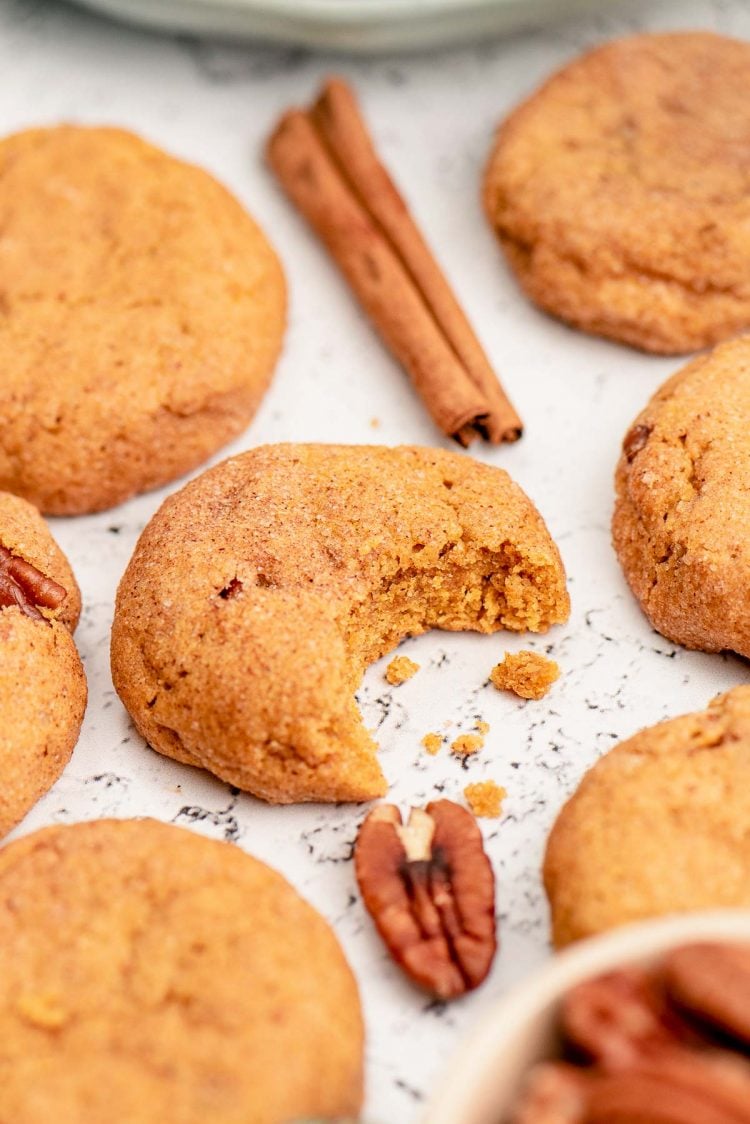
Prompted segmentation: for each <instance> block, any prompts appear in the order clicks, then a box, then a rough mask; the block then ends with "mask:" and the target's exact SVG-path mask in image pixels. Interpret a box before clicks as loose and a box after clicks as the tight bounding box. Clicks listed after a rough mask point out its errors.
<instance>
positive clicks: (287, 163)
mask: <svg viewBox="0 0 750 1124" xmlns="http://www.w3.org/2000/svg"><path fill="white" fill-rule="evenodd" d="M267 151H268V160H269V163H270V165H271V167H272V169H273V170H274V172H275V173H276V176H277V177H278V179H279V181H280V183H281V185H282V187H283V188H284V189H285V191H286V192H287V194H288V195H289V197H290V198H291V200H292V202H293V203H294V204H295V206H296V207H297V208H298V209H299V210H300V211H301V212H302V214H303V215H304V216H305V218H306V219H307V221H308V222H309V223H310V225H311V226H312V227H313V229H314V230H315V231H316V233H317V234H318V236H319V237H320V238H321V239H322V241H323V242H324V243H325V245H326V247H327V248H328V250H329V252H330V254H331V256H332V257H333V258H334V260H335V261H336V263H337V265H338V266H339V268H340V270H341V271H342V273H343V274H344V276H345V277H346V279H347V281H348V282H349V284H350V286H351V288H352V289H353V290H354V292H355V294H356V295H357V297H358V298H359V301H360V303H361V304H362V305H363V307H364V308H365V311H366V312H367V313H368V315H369V316H370V318H371V319H372V321H373V323H374V324H375V327H376V328H377V330H378V331H379V333H380V335H381V336H382V338H383V340H384V341H385V343H386V344H387V346H388V347H389V348H390V350H391V351H392V352H393V354H394V355H395V356H396V358H397V359H398V360H399V362H400V363H401V364H402V366H403V367H405V369H406V370H407V372H408V373H409V375H410V376H411V378H412V381H413V383H414V385H415V387H416V389H417V391H418V393H419V394H420V396H421V397H422V399H423V401H424V403H425V405H426V406H427V408H428V410H429V412H430V414H431V416H432V418H433V419H434V421H435V422H436V424H437V425H438V426H439V428H440V429H441V430H442V431H443V432H444V433H446V434H448V435H449V436H451V437H454V438H455V439H456V440H457V441H459V442H460V443H461V444H462V445H469V444H470V442H471V441H472V440H473V439H474V438H475V437H477V436H482V437H485V438H486V439H487V440H489V441H491V442H493V443H494V444H498V443H500V442H501V441H515V440H517V439H518V438H519V437H520V436H521V432H522V424H521V420H520V418H519V417H518V414H517V413H516V412H515V410H514V408H513V406H512V405H511V403H510V401H509V400H508V398H507V397H506V395H505V393H504V391H503V389H502V387H501V386H500V383H499V382H498V379H497V376H496V375H495V373H494V371H493V370H492V367H491V366H490V363H489V361H488V359H487V356H486V355H485V353H484V351H483V350H482V347H481V345H480V343H479V341H478V340H477V338H476V336H475V335H474V332H473V330H472V328H471V325H470V324H469V322H468V320H467V319H466V316H465V314H464V312H463V310H462V309H461V307H460V305H459V304H458V302H457V300H456V298H455V296H454V295H453V292H452V290H451V288H450V286H449V285H448V282H447V281H446V279H445V277H444V276H443V274H442V272H441V270H440V267H439V266H438V264H437V262H436V261H435V259H434V258H433V256H432V254H431V252H430V250H429V248H428V246H427V244H426V243H425V241H424V239H423V237H422V235H421V233H420V231H419V229H418V228H417V226H416V225H415V223H414V220H413V219H412V217H411V215H410V214H409V211H408V209H407V207H406V204H405V202H404V200H403V199H402V198H401V196H400V195H399V193H398V191H397V189H396V187H395V185H394V184H393V182H392V180H391V178H390V176H389V175H388V172H387V171H386V169H385V168H384V167H383V165H382V163H381V162H380V160H379V159H378V156H377V153H376V152H375V149H374V147H373V144H372V141H371V139H370V136H369V133H368V131H367V127H366V125H365V124H364V121H363V120H362V118H361V116H360V113H359V110H358V107H357V103H356V100H355V98H354V95H353V93H352V91H351V90H350V89H349V87H348V86H346V85H345V83H343V82H342V81H341V80H339V79H331V80H329V81H328V82H326V84H325V85H324V87H323V89H322V91H321V93H320V95H319V97H318V99H317V101H316V102H315V104H314V105H313V107H312V108H311V109H309V110H290V111H289V112H288V113H286V114H285V115H284V116H283V117H282V119H281V121H280V122H279V124H278V125H277V127H276V129H275V130H274V133H273V134H272V136H271V138H270V140H269V142H268V150H267Z"/></svg>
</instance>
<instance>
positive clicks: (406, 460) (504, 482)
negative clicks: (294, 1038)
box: [112, 445, 569, 803]
mask: <svg viewBox="0 0 750 1124" xmlns="http://www.w3.org/2000/svg"><path fill="white" fill-rule="evenodd" d="M568 610H569V602H568V595H567V592H566V589H565V574H564V571H563V567H562V563H561V561H560V555H559V553H558V551H557V547H556V546H555V544H554V543H553V542H552V539H551V538H550V535H549V532H548V531H547V528H546V527H545V525H544V523H543V521H542V518H541V516H540V515H539V513H538V512H537V511H536V509H535V508H534V506H533V505H532V504H531V502H530V501H529V500H528V499H527V497H526V496H525V495H524V493H523V492H522V491H521V490H520V488H518V487H517V485H515V484H514V483H513V481H512V480H511V479H510V478H509V476H508V475H507V474H506V473H505V472H503V471H502V470H501V469H498V468H490V467H488V466H486V465H482V464H478V463H476V462H475V461H472V460H469V459H467V458H466V457H464V456H461V455H459V454H456V453H448V452H442V451H439V450H437V449H421V448H413V447H408V446H406V447H402V448H395V449H390V448H385V447H383V446H376V447H366V446H331V445H272V446H266V447H263V448H258V449H253V450H251V451H250V452H248V453H244V454H243V455H241V456H237V457H233V458H231V459H230V460H227V461H225V462H224V463H223V464H221V465H219V466H217V467H216V468H214V469H211V470H210V471H209V472H206V473H204V474H203V475H202V476H200V477H199V478H198V479H197V480H195V481H193V482H192V483H190V484H188V485H187V487H185V488H184V489H183V490H182V491H181V492H178V493H177V494H176V495H174V496H171V497H170V498H169V499H168V500H167V501H166V502H165V503H164V504H163V506H162V508H161V510H160V511H159V512H158V513H157V514H156V515H155V516H154V518H153V519H152V520H151V522H150V524H149V525H148V527H147V528H146V530H145V531H144V533H143V535H142V537H141V539H140V542H139V543H138V546H137V548H136V551H135V554H134V556H133V558H132V560H131V562H130V565H129V566H128V569H127V571H126V573H125V575H124V577H123V579H122V582H121V584H120V589H119V591H118V595H117V605H116V610H115V619H114V626H113V631H112V673H113V676H114V682H115V686H116V688H117V690H118V692H119V694H120V697H121V698H122V700H123V702H124V703H125V705H126V707H127V708H128V710H129V711H130V713H131V715H132V716H133V719H134V721H135V723H136V725H137V727H138V729H139V730H140V732H141V734H142V735H143V736H144V738H146V740H147V741H148V742H149V743H150V745H151V746H153V747H154V749H157V750H159V752H161V753H165V754H167V755H168V756H170V757H175V758H176V759H177V760H178V761H184V762H187V763H189V764H191V765H202V766H203V767H204V768H207V769H210V770H211V772H213V773H215V774H216V775H217V776H220V777H222V778H223V779H224V780H227V781H229V782H230V783H232V784H235V785H237V786H238V787H240V788H243V789H245V790H247V791H249V792H253V793H255V794H256V795H258V796H261V797H263V798H264V799H266V800H272V801H276V802H279V803H290V802H293V801H301V800H370V799H372V798H374V797H376V796H380V795H382V794H383V792H384V790H385V787H386V785H385V779H384V777H383V774H382V772H381V769H380V766H379V764H378V762H377V758H376V756H375V752H374V751H375V748H376V746H375V743H374V741H373V739H372V738H371V737H370V735H369V734H368V732H367V730H366V729H365V727H364V725H363V723H362V719H361V717H360V714H359V711H358V709H357V706H356V703H355V699H354V692H355V691H356V689H357V687H358V685H359V683H360V681H361V678H362V674H363V671H364V669H365V667H366V666H367V665H368V664H370V663H372V662H373V661H374V660H376V659H377V658H378V657H379V656H382V655H383V654H384V653H385V652H387V651H388V650H389V649H392V648H393V647H395V645H396V644H397V643H398V642H399V641H400V640H402V639H403V638H404V637H405V636H409V635H415V634H417V633H421V632H424V631H425V630H426V629H428V628H444V629H452V630H460V629H472V630H475V631H477V632H484V633H489V632H495V631H496V630H498V629H502V628H508V629H513V630H515V631H525V630H527V629H528V630H531V631H534V632H540V631H544V630H546V629H547V628H548V627H549V626H550V625H552V624H554V623H556V622H558V621H562V620H565V618H566V617H567V615H568Z"/></svg>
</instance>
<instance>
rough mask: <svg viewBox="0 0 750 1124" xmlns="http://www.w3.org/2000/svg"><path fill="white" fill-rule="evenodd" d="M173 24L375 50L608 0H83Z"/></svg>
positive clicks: (468, 34)
mask: <svg viewBox="0 0 750 1124" xmlns="http://www.w3.org/2000/svg"><path fill="white" fill-rule="evenodd" d="M77 2H78V3H81V4H84V5H86V7H89V8H95V9H96V10H98V11H101V12H105V13H106V14H107V15H111V16H115V17H116V18H117V19H121V20H126V21H127V22H128V23H140V24H144V25H146V26H148V27H155V28H161V29H163V30H169V31H187V32H192V33H194V34H195V33H198V34H202V35H218V36H228V37H231V38H236V37H238V36H239V37H242V38H244V39H250V40H255V41H256V42H271V43H293V44H298V45H303V46H306V47H317V48H324V49H326V50H333V51H345V52H349V53H352V54H370V53H373V52H378V51H406V50H408V51H411V50H415V49H419V50H424V49H428V48H431V47H438V46H444V45H449V46H455V45H456V44H458V43H466V42H469V41H471V40H481V39H484V38H485V37H486V36H487V35H499V34H502V33H504V32H508V31H514V30H516V29H517V28H521V27H528V26H529V25H533V24H538V23H540V22H542V21H548V20H552V19H556V18H559V17H560V16H561V15H568V14H569V13H573V12H579V11H582V10H584V9H586V8H591V7H594V6H599V5H600V4H601V2H602V0H77Z"/></svg>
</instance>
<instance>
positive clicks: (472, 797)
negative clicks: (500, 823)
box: [464, 781, 508, 820]
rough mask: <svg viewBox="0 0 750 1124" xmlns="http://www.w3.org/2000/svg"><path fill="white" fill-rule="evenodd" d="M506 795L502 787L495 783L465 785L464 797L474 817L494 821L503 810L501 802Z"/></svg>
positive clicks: (480, 782)
mask: <svg viewBox="0 0 750 1124" xmlns="http://www.w3.org/2000/svg"><path fill="white" fill-rule="evenodd" d="M507 795H508V793H507V792H506V790H505V789H504V788H503V787H502V785H499V784H496V783H495V781H477V782H476V784H467V786H466V788H465V789H464V796H465V797H466V801H467V803H468V805H469V807H470V808H471V810H472V812H473V813H474V815H475V816H485V817H486V818H487V819H491V820H496V819H497V818H498V817H499V816H500V814H501V813H502V810H503V800H504V799H505V797H506V796H507Z"/></svg>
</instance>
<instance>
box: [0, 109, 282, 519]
mask: <svg viewBox="0 0 750 1124" xmlns="http://www.w3.org/2000/svg"><path fill="white" fill-rule="evenodd" d="M0 277H2V285H1V286H0V369H1V370H2V372H3V375H2V380H0V488H4V489H7V490H8V491H11V492H16V493H17V494H19V495H23V496H25V497H26V498H27V499H29V500H31V501H32V502H33V503H35V504H36V505H37V506H38V507H39V508H41V509H42V510H43V511H47V512H50V513H52V514H77V513H80V512H87V511H96V510H99V509H102V508H106V507H110V506H112V505H113V504H116V503H119V502H121V501H122V500H124V499H127V498H128V497H129V496H132V495H134V494H135V493H137V492H142V491H144V490H146V489H148V488H154V487H157V486H158V485H161V484H164V483H166V482H167V481H169V480H173V479H174V478H175V477H177V476H180V475H181V474H182V473H184V472H186V471H187V470H188V469H191V468H193V467H194V466H196V465H198V464H200V463H201V462H202V461H203V460H205V459H206V458H207V457H208V456H209V455H210V454H212V453H213V452H215V450H216V449H218V448H220V447H221V446H222V445H223V444H225V443H226V442H227V441H229V440H230V439H231V438H232V437H234V436H236V435H237V434H238V433H239V432H240V431H241V430H242V429H244V427H245V426H246V425H247V423H248V422H249V421H250V419H251V417H252V416H253V414H254V412H255V410H256V408H257V406H258V403H259V402H260V399H261V397H262V395H263V392H264V391H265V389H266V387H267V385H268V382H269V380H270V377H271V371H272V368H273V365H274V361H275V359H276V355H277V353H278V350H279V346H280V342H281V335H282V331H283V324H284V316H285V287H284V279H283V275H282V272H281V268H280V266H279V263H278V261H277V259H276V256H275V254H274V252H273V250H272V249H271V247H270V246H269V244H268V243H267V241H266V239H265V238H264V236H263V234H262V233H261V231H260V230H259V229H258V227H257V226H256V225H255V223H254V222H253V220H252V219H251V218H250V217H249V215H248V214H247V213H246V211H245V210H244V209H243V207H242V206H241V205H240V203H239V202H238V201H237V200H236V199H234V198H233V197H232V196H231V195H230V194H229V192H228V191H226V190H225V188H223V187H222V186H221V185H220V184H219V183H217V181H216V180H214V179H213V178H212V177H211V176H210V175H208V174H207V173H206V172H204V171H202V170H201V169H199V168H196V167H193V166H191V165H189V164H185V163H183V162H182V161H180V160H177V159H174V158H173V157H171V156H168V155H167V154H166V153H164V152H162V151H160V150H159V149H157V148H155V147H153V146H152V145H150V144H147V143H146V142H145V141H143V140H141V139H140V138H139V137H136V136H134V135H133V134H131V133H128V132H125V131H123V130H120V129H113V128H81V127H76V126H60V127H57V128H48V129H32V130H29V131H27V132H23V133H18V134H16V135H14V136H10V137H7V138H5V139H3V140H0Z"/></svg>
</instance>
